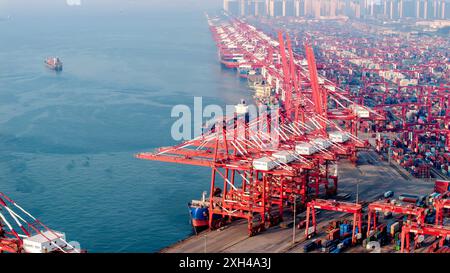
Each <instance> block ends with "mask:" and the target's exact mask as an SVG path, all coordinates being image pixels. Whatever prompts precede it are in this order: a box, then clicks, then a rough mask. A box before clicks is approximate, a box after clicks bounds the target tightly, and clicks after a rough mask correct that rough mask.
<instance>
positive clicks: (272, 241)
mask: <svg viewBox="0 0 450 273" xmlns="http://www.w3.org/2000/svg"><path fill="white" fill-rule="evenodd" d="M207 17H208V23H209V25H210V29H211V33H212V37H213V39H214V40H215V42H216V44H217V48H218V52H219V62H218V64H219V63H220V64H221V65H222V66H223V68H224V69H231V70H236V73H237V75H238V77H240V78H242V79H244V80H246V81H247V82H248V86H249V90H250V91H251V92H252V91H253V92H254V99H255V102H256V103H257V104H258V105H259V106H261V105H263V106H265V107H268V108H270V107H273V106H276V107H275V108H276V109H277V111H276V112H275V113H274V112H273V111H267V112H264V113H262V114H261V115H259V116H258V117H257V118H256V119H253V120H249V119H248V112H246V111H239V109H245V104H244V107H243V106H242V104H241V105H238V106H236V112H235V114H234V117H224V118H223V119H222V118H221V119H218V120H216V126H215V127H214V128H215V129H214V130H210V131H207V132H204V133H203V134H202V135H201V136H199V137H197V138H196V139H194V140H191V141H187V142H184V143H182V144H180V145H177V146H173V147H164V148H161V149H158V150H156V151H154V152H145V153H140V154H137V155H136V157H137V158H139V159H145V160H155V161H164V162H173V163H178V164H188V165H196V166H204V167H208V168H210V169H211V186H210V192H209V194H208V195H209V196H206V195H205V194H204V196H203V199H202V202H201V203H197V206H194V207H192V205H191V219H192V223H193V225H194V228H195V229H196V233H197V232H198V231H199V230H202V228H203V229H207V231H204V232H200V233H197V234H196V236H193V237H191V238H188V239H186V240H184V241H181V242H179V243H177V244H175V245H173V246H171V247H168V248H165V249H163V250H162V252H326V253H339V252H427V253H435V252H436V253H441V252H442V253H446V252H449V251H450V248H449V238H450V237H449V235H450V233H449V232H450V226H448V222H447V220H446V216H445V215H447V214H448V211H447V209H442V208H443V207H445V206H448V200H447V198H448V191H449V182H448V181H447V180H448V161H447V157H448V152H449V151H448V147H449V139H450V131H449V126H450V123H449V122H450V119H449V112H448V106H449V103H450V100H449V94H450V93H449V92H450V90H449V85H448V78H449V71H448V68H449V66H448V48H449V40H448V37H447V38H442V37H435V38H433V39H430V38H429V37H426V38H423V39H422V38H419V39H415V38H414V39H413V41H412V40H409V38H408V37H399V36H397V35H390V34H389V35H385V34H383V32H381V33H380V32H379V31H378V30H377V28H376V27H374V29H375V30H374V31H372V32H368V31H365V29H366V28H369V27H371V26H369V25H367V26H365V25H364V24H362V23H360V24H358V25H357V27H354V26H353V25H352V23H351V22H347V21H343V22H340V21H338V22H308V21H298V20H296V19H295V18H289V17H286V18H285V17H278V18H267V17H248V18H243V17H235V16H232V15H229V14H227V13H225V14H224V15H220V16H216V17H210V16H207ZM243 74H244V75H243ZM245 74H247V75H245ZM274 116H275V118H274ZM274 119H275V120H276V121H279V126H276V127H272V126H273V121H274ZM256 124H260V125H261V124H262V126H261V127H260V129H255V125H256ZM271 125H272V126H271ZM217 128H221V129H217ZM239 128H242V131H239ZM261 128H262V129H261ZM272 135H276V137H277V138H278V139H279V142H277V143H276V144H275V145H273V141H272V138H271V136H272ZM193 202H194V201H193ZM444 203H445V204H446V205H442V204H444ZM190 204H193V203H190ZM192 209H194V210H192ZM199 209H200V210H201V211H202V215H200V216H199V215H198V214H196V213H193V211H197V210H199ZM197 217H200V218H201V219H202V220H203V221H202V222H201V223H200V222H198V221H196V220H198V219H197Z"/></svg>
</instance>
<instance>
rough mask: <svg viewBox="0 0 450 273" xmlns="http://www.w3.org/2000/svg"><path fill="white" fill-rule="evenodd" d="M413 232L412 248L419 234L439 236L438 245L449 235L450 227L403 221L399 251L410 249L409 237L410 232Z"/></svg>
mask: <svg viewBox="0 0 450 273" xmlns="http://www.w3.org/2000/svg"><path fill="white" fill-rule="evenodd" d="M411 233H414V234H415V238H414V247H413V249H412V251H414V249H416V246H417V243H418V242H417V239H418V236H419V235H429V236H436V237H439V238H440V240H439V246H442V245H443V244H444V241H445V239H446V238H447V237H448V236H450V227H448V226H435V225H428V224H425V225H419V224H417V223H412V224H410V223H404V224H403V227H402V233H401V248H400V251H401V252H410V251H411V246H410V242H411V238H410V234H411Z"/></svg>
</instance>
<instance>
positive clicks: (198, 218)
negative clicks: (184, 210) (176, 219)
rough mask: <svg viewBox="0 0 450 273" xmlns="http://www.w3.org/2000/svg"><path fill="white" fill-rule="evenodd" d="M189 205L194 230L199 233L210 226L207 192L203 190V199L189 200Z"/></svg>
mask: <svg viewBox="0 0 450 273" xmlns="http://www.w3.org/2000/svg"><path fill="white" fill-rule="evenodd" d="M188 207H189V214H190V216H191V224H192V228H193V229H194V232H195V233H198V232H200V231H202V230H205V229H206V228H208V218H209V217H208V216H209V210H208V207H209V201H208V200H207V199H206V192H205V191H204V192H203V194H202V199H201V200H192V201H191V202H189V203H188Z"/></svg>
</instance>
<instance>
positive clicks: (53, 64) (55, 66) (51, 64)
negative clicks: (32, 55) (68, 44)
mask: <svg viewBox="0 0 450 273" xmlns="http://www.w3.org/2000/svg"><path fill="white" fill-rule="evenodd" d="M45 64H46V65H47V67H48V68H49V69H51V70H55V71H62V69H63V63H62V62H61V60H60V59H59V58H58V57H53V58H48V59H47V60H45Z"/></svg>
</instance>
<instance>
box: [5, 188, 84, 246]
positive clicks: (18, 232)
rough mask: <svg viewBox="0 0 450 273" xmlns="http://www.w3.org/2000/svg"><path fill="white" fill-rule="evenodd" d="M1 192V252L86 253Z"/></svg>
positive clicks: (61, 233) (63, 234)
mask: <svg viewBox="0 0 450 273" xmlns="http://www.w3.org/2000/svg"><path fill="white" fill-rule="evenodd" d="M66 240H67V239H66V235H65V233H63V232H60V231H55V230H53V229H50V228H48V227H47V226H46V225H45V224H43V223H42V222H41V221H39V220H38V219H37V218H35V217H34V216H33V215H31V214H30V213H29V212H28V211H26V210H24V209H23V208H22V207H21V206H19V205H18V204H17V203H16V202H14V201H13V200H12V199H11V198H9V197H8V196H7V195H5V194H4V193H2V192H0V253H85V252H86V251H85V250H81V249H80V248H79V246H76V245H75V243H73V242H67V241H66Z"/></svg>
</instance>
